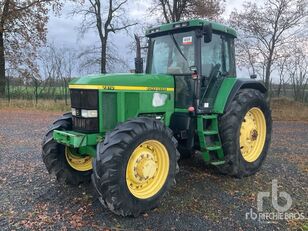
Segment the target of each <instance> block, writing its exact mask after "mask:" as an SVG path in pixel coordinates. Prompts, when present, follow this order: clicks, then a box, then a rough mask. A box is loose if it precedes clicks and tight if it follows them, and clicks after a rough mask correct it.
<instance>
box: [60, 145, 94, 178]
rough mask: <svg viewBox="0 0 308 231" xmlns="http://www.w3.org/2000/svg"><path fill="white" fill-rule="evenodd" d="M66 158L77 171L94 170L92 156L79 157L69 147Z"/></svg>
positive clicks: (66, 149) (66, 148) (66, 150)
mask: <svg viewBox="0 0 308 231" xmlns="http://www.w3.org/2000/svg"><path fill="white" fill-rule="evenodd" d="M65 157H66V160H67V163H68V164H69V165H70V166H71V167H72V168H73V169H75V170H77V171H81V172H84V171H89V170H91V169H92V158H91V157H90V156H85V157H82V156H77V155H74V154H73V151H72V150H71V148H69V147H65Z"/></svg>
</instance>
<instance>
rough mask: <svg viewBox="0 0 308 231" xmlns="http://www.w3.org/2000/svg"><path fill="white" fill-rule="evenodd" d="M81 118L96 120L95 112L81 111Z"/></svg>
mask: <svg viewBox="0 0 308 231" xmlns="http://www.w3.org/2000/svg"><path fill="white" fill-rule="evenodd" d="M81 117H84V118H97V110H84V109H82V110H81Z"/></svg>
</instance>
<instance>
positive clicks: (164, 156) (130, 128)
mask: <svg viewBox="0 0 308 231" xmlns="http://www.w3.org/2000/svg"><path fill="white" fill-rule="evenodd" d="M176 144H177V142H176V140H175V138H173V135H172V131H171V130H170V129H169V128H167V127H165V126H164V125H163V124H162V123H161V122H160V121H157V120H153V119H150V118H137V119H133V120H130V121H127V122H125V123H122V124H120V125H118V126H117V127H116V128H115V129H114V131H112V132H110V133H108V134H107V135H106V138H105V140H104V141H103V142H102V143H100V144H98V146H97V148H98V151H97V156H96V159H95V160H93V173H94V174H93V175H92V182H93V184H94V186H95V188H96V190H97V192H98V193H99V195H100V201H101V202H102V203H103V205H104V206H107V207H108V208H109V209H110V210H111V211H113V212H114V213H116V214H119V215H122V216H128V215H133V216H138V215H139V214H140V213H142V212H145V211H147V210H150V209H152V208H154V207H155V206H156V205H157V203H158V201H159V199H160V198H161V197H162V196H163V195H164V194H165V192H166V191H167V190H168V189H169V187H170V186H171V185H172V183H173V182H174V177H175V174H176V171H177V168H178V167H177V160H178V158H179V153H178V152H177V150H176Z"/></svg>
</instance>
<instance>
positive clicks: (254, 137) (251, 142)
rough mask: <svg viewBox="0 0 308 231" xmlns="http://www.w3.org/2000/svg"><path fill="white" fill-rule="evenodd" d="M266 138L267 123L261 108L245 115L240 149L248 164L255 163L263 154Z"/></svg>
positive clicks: (251, 110)
mask: <svg viewBox="0 0 308 231" xmlns="http://www.w3.org/2000/svg"><path fill="white" fill-rule="evenodd" d="M265 138H266V121H265V117H264V114H263V112H262V111H261V109H260V108H257V107H253V108H251V109H250V110H249V111H248V112H247V113H246V115H245V117H244V119H243V121H242V125H241V130H240V148H241V153H242V156H243V158H244V159H245V160H246V161H247V162H254V161H255V160H257V159H258V158H259V156H260V155H261V153H262V150H263V147H264V143H265Z"/></svg>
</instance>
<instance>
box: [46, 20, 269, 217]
mask: <svg viewBox="0 0 308 231" xmlns="http://www.w3.org/2000/svg"><path fill="white" fill-rule="evenodd" d="M146 36H147V37H148V39H149V47H148V56H147V65H146V71H145V73H138V72H143V71H142V69H143V68H142V62H140V61H141V60H140V59H136V64H137V65H136V72H137V73H134V74H105V75H93V76H87V77H81V78H78V79H75V80H73V81H72V82H71V83H70V84H69V88H70V95H71V108H72V110H71V113H67V114H64V115H63V116H62V117H61V118H59V119H58V120H56V121H55V122H54V123H53V125H52V127H51V128H50V130H49V131H48V132H47V134H46V136H45V138H44V142H43V147H42V149H43V151H42V156H43V160H44V163H45V165H46V167H47V169H48V171H49V173H53V174H55V176H56V178H57V180H58V181H60V182H65V183H69V184H73V185H79V184H81V183H86V182H89V181H90V180H91V179H92V183H93V185H94V187H95V188H96V190H97V192H98V194H99V198H100V201H101V203H102V204H103V205H104V206H105V207H107V208H109V209H110V210H112V211H113V212H114V213H116V214H120V215H123V216H128V215H132V216H138V215H139V214H140V213H142V212H145V211H147V210H149V209H152V208H154V207H155V206H157V203H158V201H159V199H160V198H161V197H162V196H163V195H164V194H165V193H166V191H167V190H168V189H169V188H170V186H171V185H172V184H173V183H174V182H175V174H176V173H177V172H178V170H179V167H178V164H177V161H178V159H179V158H180V155H182V157H190V156H191V155H192V154H195V153H197V154H198V155H201V156H202V157H203V159H204V161H205V162H207V163H208V164H211V165H215V166H216V167H217V169H218V170H219V171H220V172H221V173H223V174H227V175H231V176H235V177H239V178H241V177H245V176H249V175H252V174H254V173H256V172H257V171H258V170H259V169H260V167H261V165H262V163H263V161H264V159H265V157H266V155H267V151H268V148H269V145H270V140H271V129H272V122H271V112H270V109H269V106H268V103H267V101H266V97H265V95H266V91H267V90H266V88H265V87H264V85H263V84H262V83H260V82H258V81H256V80H254V79H252V78H247V79H238V78H236V66H235V48H234V39H235V38H236V32H235V31H234V30H233V29H231V28H229V27H226V26H224V25H221V24H218V23H214V22H210V21H206V20H189V21H184V22H176V23H170V24H163V25H161V26H159V27H155V28H152V29H149V30H148V31H147V32H146ZM140 64H141V65H140Z"/></svg>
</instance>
